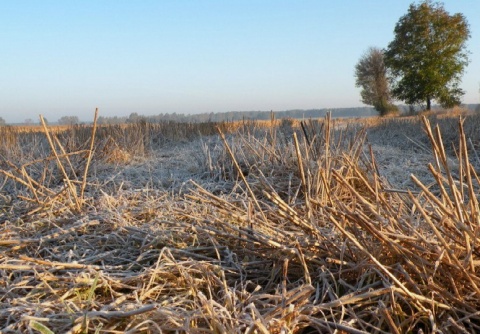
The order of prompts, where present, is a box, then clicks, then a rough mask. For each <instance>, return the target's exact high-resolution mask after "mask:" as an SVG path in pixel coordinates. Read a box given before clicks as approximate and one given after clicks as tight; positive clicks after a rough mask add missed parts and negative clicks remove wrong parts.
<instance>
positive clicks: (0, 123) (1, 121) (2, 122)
mask: <svg viewBox="0 0 480 334" xmlns="http://www.w3.org/2000/svg"><path fill="white" fill-rule="evenodd" d="M6 124H7V122H5V120H4V119H3V118H2V117H0V126H2V125H6Z"/></svg>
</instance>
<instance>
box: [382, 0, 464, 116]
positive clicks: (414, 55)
mask: <svg viewBox="0 0 480 334" xmlns="http://www.w3.org/2000/svg"><path fill="white" fill-rule="evenodd" d="M394 32H395V39H394V40H393V41H392V42H391V43H390V44H389V45H388V48H387V50H386V52H385V63H386V65H387V67H388V68H389V69H390V70H391V73H392V75H393V77H394V78H396V81H395V82H394V86H393V90H392V93H393V95H394V97H396V98H398V99H400V100H403V101H405V102H406V103H407V104H418V103H420V102H426V104H427V109H430V107H431V101H432V100H436V101H437V102H439V103H440V104H441V105H442V106H443V107H453V106H455V105H458V104H460V98H461V96H462V95H463V94H464V91H463V90H462V89H461V88H460V79H461V76H462V74H463V72H464V68H465V66H466V65H467V64H468V51H467V50H466V41H467V39H468V38H469V37H470V30H469V26H468V23H467V20H466V18H465V17H464V16H463V15H462V14H460V13H457V14H453V15H450V14H449V13H448V12H447V11H446V10H445V8H444V7H443V5H442V4H441V3H433V2H431V1H428V0H427V1H424V2H422V3H420V4H418V5H416V4H411V5H410V8H409V10H408V13H407V14H406V15H404V16H402V17H401V18H400V20H399V21H398V23H397V24H396V26H395V31H394Z"/></svg>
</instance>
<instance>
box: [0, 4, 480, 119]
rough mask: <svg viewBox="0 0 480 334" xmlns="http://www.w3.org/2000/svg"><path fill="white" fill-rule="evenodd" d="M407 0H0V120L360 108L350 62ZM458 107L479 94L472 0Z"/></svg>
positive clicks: (377, 39)
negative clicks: (466, 59)
mask: <svg viewBox="0 0 480 334" xmlns="http://www.w3.org/2000/svg"><path fill="white" fill-rule="evenodd" d="M410 3H412V1H410V0H408V1H404V0H357V1H354V0H350V1H347V0H338V1H331V0H329V1H324V0H317V1H301V0H298V1H294V0H291V1H282V0H277V1H270V0H255V1H253V0H241V1H233V0H232V1H227V0H222V1H221V0H218V1H199V0H198V1H197V0H191V1H186V0H171V1H146V0H144V1H141V0H139V1H124V0H110V1H107V0H95V1H88V0H84V1H60V0H58V1H48V0H43V1H38V0H31V1H27V0H16V1H6V0H0V51H1V58H0V59H1V61H0V75H1V80H0V116H1V117H3V118H4V119H5V120H6V121H7V122H23V121H24V120H25V119H27V118H31V119H33V120H35V121H36V120H37V119H38V115H39V114H43V115H44V116H45V117H46V118H47V119H48V120H50V121H56V120H58V118H60V117H61V116H64V115H77V116H79V117H80V119H81V120H85V121H86V120H91V119H92V117H93V111H94V109H95V107H99V109H100V114H101V115H104V116H113V115H117V116H126V115H129V114H130V113H132V112H137V113H139V114H143V115H152V114H159V113H172V112H176V113H199V112H224V111H231V110H272V109H273V110H286V109H297V108H299V109H310V108H338V107H355V106H362V103H361V102H360V95H359V89H358V88H356V87H355V79H354V66H355V64H356V63H357V62H358V60H359V58H360V57H361V55H362V54H363V53H364V52H365V50H366V49H367V48H368V47H370V46H377V47H381V48H383V47H386V46H387V45H388V43H389V42H390V41H391V40H392V39H393V29H394V27H395V24H396V22H397V21H398V19H399V18H400V17H401V16H402V15H404V14H405V13H406V12H407V10H408V6H409V5H410ZM444 4H445V8H446V9H447V10H448V11H449V12H450V13H456V12H461V13H463V14H464V15H465V16H466V17H467V20H468V22H469V24H470V29H471V35H472V37H471V38H470V40H469V42H468V49H469V50H470V52H471V55H470V58H471V63H470V65H469V66H468V68H467V70H466V73H465V75H464V77H463V84H462V87H463V89H464V90H465V91H466V95H465V96H464V99H463V101H464V102H465V103H478V102H479V99H480V97H479V84H480V19H479V16H478V15H479V13H480V1H478V0H468V1H467V0H450V1H444Z"/></svg>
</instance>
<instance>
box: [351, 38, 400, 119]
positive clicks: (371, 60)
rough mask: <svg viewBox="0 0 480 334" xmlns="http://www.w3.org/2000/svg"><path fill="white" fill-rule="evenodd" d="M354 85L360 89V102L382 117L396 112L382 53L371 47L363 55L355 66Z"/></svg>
mask: <svg viewBox="0 0 480 334" xmlns="http://www.w3.org/2000/svg"><path fill="white" fill-rule="evenodd" d="M355 77H356V82H355V85H356V86H357V87H361V88H362V91H361V92H360V95H361V97H362V102H363V103H365V104H368V105H371V106H373V107H374V108H375V110H376V111H378V112H379V113H380V115H381V116H384V115H386V114H388V113H390V112H392V111H395V110H396V107H395V106H393V105H392V102H391V100H392V98H391V94H390V85H389V82H388V78H387V68H386V66H385V62H384V56H383V51H382V50H381V49H379V48H374V47H371V48H369V49H368V50H367V52H365V53H364V54H363V56H362V57H361V58H360V60H359V61H358V63H357V65H356V66H355Z"/></svg>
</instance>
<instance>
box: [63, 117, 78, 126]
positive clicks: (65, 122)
mask: <svg viewBox="0 0 480 334" xmlns="http://www.w3.org/2000/svg"><path fill="white" fill-rule="evenodd" d="M79 123H80V120H79V119H78V117H77V116H62V117H60V118H59V119H58V124H61V125H74V124H79Z"/></svg>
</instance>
